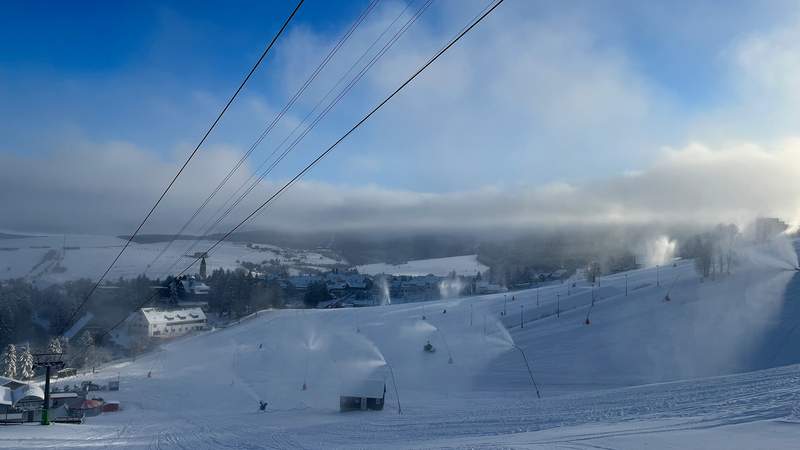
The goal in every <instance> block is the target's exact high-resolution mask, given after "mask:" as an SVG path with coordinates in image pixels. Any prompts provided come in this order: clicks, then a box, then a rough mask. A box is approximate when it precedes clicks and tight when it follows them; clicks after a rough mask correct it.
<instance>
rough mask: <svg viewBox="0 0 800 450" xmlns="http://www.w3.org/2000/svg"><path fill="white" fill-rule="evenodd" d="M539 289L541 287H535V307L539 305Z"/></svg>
mask: <svg viewBox="0 0 800 450" xmlns="http://www.w3.org/2000/svg"><path fill="white" fill-rule="evenodd" d="M539 289H541V288H536V307H537V308H538V307H539Z"/></svg>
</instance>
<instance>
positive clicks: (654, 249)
mask: <svg viewBox="0 0 800 450" xmlns="http://www.w3.org/2000/svg"><path fill="white" fill-rule="evenodd" d="M676 246H677V242H676V241H675V240H673V239H670V238H669V237H667V236H658V237H657V238H655V239H651V240H649V241H647V242H645V243H644V245H643V248H642V250H641V253H642V256H643V261H642V263H643V264H644V265H645V267H653V266H658V265H661V266H663V265H665V264H669V263H671V262H672V259H673V258H674V257H675V248H676Z"/></svg>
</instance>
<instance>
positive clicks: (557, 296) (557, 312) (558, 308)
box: [556, 294, 561, 319]
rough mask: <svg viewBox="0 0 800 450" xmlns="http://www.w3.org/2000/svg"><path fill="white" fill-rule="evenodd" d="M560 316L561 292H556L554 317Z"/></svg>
mask: <svg viewBox="0 0 800 450" xmlns="http://www.w3.org/2000/svg"><path fill="white" fill-rule="evenodd" d="M560 317H561V294H556V319H558V318H560Z"/></svg>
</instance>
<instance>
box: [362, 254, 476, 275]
mask: <svg viewBox="0 0 800 450" xmlns="http://www.w3.org/2000/svg"><path fill="white" fill-rule="evenodd" d="M356 268H357V269H358V272H359V273H363V274H367V275H378V274H382V273H385V274H387V275H397V276H400V275H410V276H422V275H428V274H433V275H437V276H440V277H445V276H447V275H448V274H450V273H451V272H452V271H454V270H455V272H456V274H457V275H472V276H474V275H475V274H476V273H478V272H481V273H483V272H485V271H486V270H487V269H488V267H486V266H484V265H483V264H481V263H479V262H478V255H464V256H450V257H447V258H432V259H417V260H413V261H408V262H407V263H405V264H386V263H376V264H365V265H363V266H357V267H356Z"/></svg>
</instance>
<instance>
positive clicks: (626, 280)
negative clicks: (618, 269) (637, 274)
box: [625, 273, 628, 297]
mask: <svg viewBox="0 0 800 450" xmlns="http://www.w3.org/2000/svg"><path fill="white" fill-rule="evenodd" d="M627 296H628V274H627V273H626V274H625V297H627Z"/></svg>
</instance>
